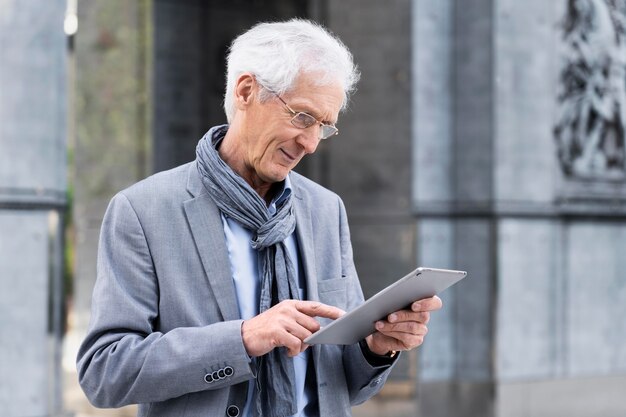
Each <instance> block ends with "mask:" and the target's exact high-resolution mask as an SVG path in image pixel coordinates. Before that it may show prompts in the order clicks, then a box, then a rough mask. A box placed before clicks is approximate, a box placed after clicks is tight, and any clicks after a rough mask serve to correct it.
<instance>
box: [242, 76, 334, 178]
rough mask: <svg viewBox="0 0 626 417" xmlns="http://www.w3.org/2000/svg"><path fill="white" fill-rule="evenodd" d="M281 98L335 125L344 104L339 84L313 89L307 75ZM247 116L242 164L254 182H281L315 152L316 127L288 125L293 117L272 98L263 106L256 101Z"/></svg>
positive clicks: (320, 119) (316, 141)
mask: <svg viewBox="0 0 626 417" xmlns="http://www.w3.org/2000/svg"><path fill="white" fill-rule="evenodd" d="M259 88H261V87H259ZM281 98H282V99H283V100H284V101H285V102H286V103H287V104H288V105H289V107H290V108H291V109H293V110H294V111H296V112H305V113H308V114H310V115H312V116H313V117H315V118H316V119H317V120H319V121H321V122H322V123H324V124H330V125H334V124H335V123H336V122H337V117H338V115H339V110H340V108H341V104H342V102H343V89H342V88H341V86H339V85H330V86H323V87H320V86H315V85H313V83H312V82H311V77H310V76H308V77H307V76H301V77H300V78H299V79H298V81H297V82H296V84H295V88H294V89H293V90H292V91H291V92H289V93H286V94H285V95H283V96H281ZM246 113H247V115H246V123H245V129H244V130H245V134H244V137H245V138H246V139H245V141H246V144H245V148H244V151H243V152H244V161H243V162H244V164H245V171H246V174H248V175H250V176H251V178H250V179H252V180H253V183H255V184H259V182H261V183H266V184H268V183H269V184H271V183H275V182H279V181H282V180H284V179H285V177H286V176H287V174H289V171H291V170H292V169H293V168H294V167H295V166H296V165H298V162H300V160H301V159H302V158H303V157H304V155H307V154H311V153H313V152H315V150H316V149H317V145H318V144H319V141H320V139H319V133H320V129H321V127H320V126H319V124H317V123H316V124H314V125H313V126H310V127H308V128H306V129H300V128H297V127H295V126H294V125H292V124H291V119H292V118H293V114H292V113H291V112H290V111H289V109H288V108H287V107H286V106H285V105H284V104H283V103H282V102H281V101H280V99H279V98H278V97H276V96H275V95H274V96H272V97H270V98H269V100H267V101H265V102H263V103H260V102H259V101H258V99H257V100H256V101H255V103H254V104H253V106H252V107H251V108H250V109H249V111H247V112H246Z"/></svg>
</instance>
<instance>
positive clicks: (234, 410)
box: [226, 405, 239, 417]
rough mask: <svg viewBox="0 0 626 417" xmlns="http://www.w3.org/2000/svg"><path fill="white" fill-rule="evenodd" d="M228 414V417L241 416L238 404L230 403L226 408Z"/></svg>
mask: <svg viewBox="0 0 626 417" xmlns="http://www.w3.org/2000/svg"><path fill="white" fill-rule="evenodd" d="M226 415H227V416H228V417H239V407H237V406H236V405H229V406H228V408H227V409H226Z"/></svg>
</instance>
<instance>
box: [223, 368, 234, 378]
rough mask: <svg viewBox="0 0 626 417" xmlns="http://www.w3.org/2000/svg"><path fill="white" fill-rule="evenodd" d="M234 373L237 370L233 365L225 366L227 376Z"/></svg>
mask: <svg viewBox="0 0 626 417" xmlns="http://www.w3.org/2000/svg"><path fill="white" fill-rule="evenodd" d="M234 373H235V370H234V369H233V368H232V367H230V366H227V367H226V368H224V374H225V375H226V376H231V375H232V374H234Z"/></svg>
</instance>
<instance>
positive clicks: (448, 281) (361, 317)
mask: <svg viewBox="0 0 626 417" xmlns="http://www.w3.org/2000/svg"><path fill="white" fill-rule="evenodd" d="M466 275H467V272H465V271H453V270H449V269H434V268H417V269H416V270H415V271H413V272H411V273H410V274H408V275H407V276H405V277H404V278H402V279H400V280H398V281H396V282H394V283H393V284H391V285H389V286H388V287H387V288H385V289H383V290H382V291H380V292H379V293H377V294H375V295H374V296H372V297H371V298H370V299H369V300H367V301H366V302H365V303H363V304H361V305H360V306H358V307H357V308H355V309H354V310H352V311H350V312H348V313H346V314H345V315H343V316H341V317H340V318H338V319H337V320H335V321H333V322H332V323H330V324H329V325H328V326H325V327H322V328H321V329H320V330H318V331H317V332H315V333H313V334H312V335H311V336H309V337H308V338H306V339H305V340H304V343H307V344H310V345H316V344H324V343H326V344H333V345H351V344H353V343H356V342H358V341H360V340H362V339H363V338H365V337H366V336H368V335H370V334H372V333H374V331H375V330H376V329H375V327H374V324H375V323H376V321H378V320H380V319H383V318H385V317H386V316H387V315H389V314H391V313H393V312H394V311H398V310H402V309H404V308H407V307H408V306H410V305H411V303H412V302H413V301H417V300H420V299H422V298H428V297H432V296H433V295H436V294H439V293H440V292H441V291H443V290H445V289H446V288H448V287H449V286H451V285H452V284H454V283H456V282H458V281H460V280H461V279H463V278H464V277H465V276H466Z"/></svg>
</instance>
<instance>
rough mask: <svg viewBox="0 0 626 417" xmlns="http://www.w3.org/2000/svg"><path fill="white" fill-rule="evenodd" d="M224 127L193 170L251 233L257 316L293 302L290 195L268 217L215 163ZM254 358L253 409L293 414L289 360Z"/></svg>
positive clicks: (209, 136) (272, 355) (210, 135)
mask: <svg viewBox="0 0 626 417" xmlns="http://www.w3.org/2000/svg"><path fill="white" fill-rule="evenodd" d="M227 130H228V125H222V126H216V127H213V128H211V130H209V131H208V132H207V133H206V135H204V137H203V138H202V139H201V140H200V142H199V143H198V146H197V148H196V160H197V164H198V171H199V172H200V177H201V178H202V183H203V184H204V187H205V188H206V190H207V191H208V192H209V194H210V195H211V197H212V198H213V201H215V204H217V206H218V207H219V209H220V210H221V211H222V213H223V214H224V215H225V216H227V217H230V218H231V219H233V220H235V221H237V222H238V223H239V224H241V225H242V226H243V227H245V228H246V229H248V230H250V231H252V239H251V241H250V245H251V246H252V248H254V249H255V250H256V251H257V253H258V259H259V271H260V273H261V297H260V300H259V312H260V313H262V312H264V311H265V310H267V309H269V308H270V307H271V306H273V305H275V304H277V303H278V302H280V301H282V300H288V299H297V298H298V285H297V283H296V272H295V269H294V266H293V263H292V262H291V259H289V253H288V252H287V247H286V246H285V243H284V241H285V239H286V238H287V237H289V236H290V235H291V234H292V233H293V231H294V230H295V228H296V219H295V216H294V214H293V207H292V200H291V196H288V197H287V198H286V199H285V200H284V201H283V202H281V204H280V205H279V206H278V207H276V210H277V211H276V214H275V215H274V216H270V214H269V213H268V211H267V206H266V205H265V201H263V199H262V198H261V197H260V196H259V194H257V192H256V191H254V190H253V189H252V187H250V185H248V183H247V182H246V181H245V180H244V179H243V178H242V177H241V176H239V175H238V174H237V173H235V172H234V171H233V170H232V169H231V168H230V167H229V166H228V165H226V163H225V162H224V161H223V160H222V158H220V156H219V154H218V152H217V148H218V147H219V144H220V142H221V141H222V139H223V138H224V136H225V135H226V131H227ZM257 359H258V370H257V384H256V387H257V389H256V391H255V404H256V411H257V414H258V415H260V416H264V417H265V416H271V417H285V416H291V415H293V414H295V413H296V411H297V409H296V406H297V404H296V401H297V400H296V393H295V389H294V386H295V374H294V367H293V359H291V358H289V357H288V356H287V350H286V349H285V348H276V349H273V350H272V351H270V352H268V353H267V354H265V355H263V356H261V357H260V358H257Z"/></svg>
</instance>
